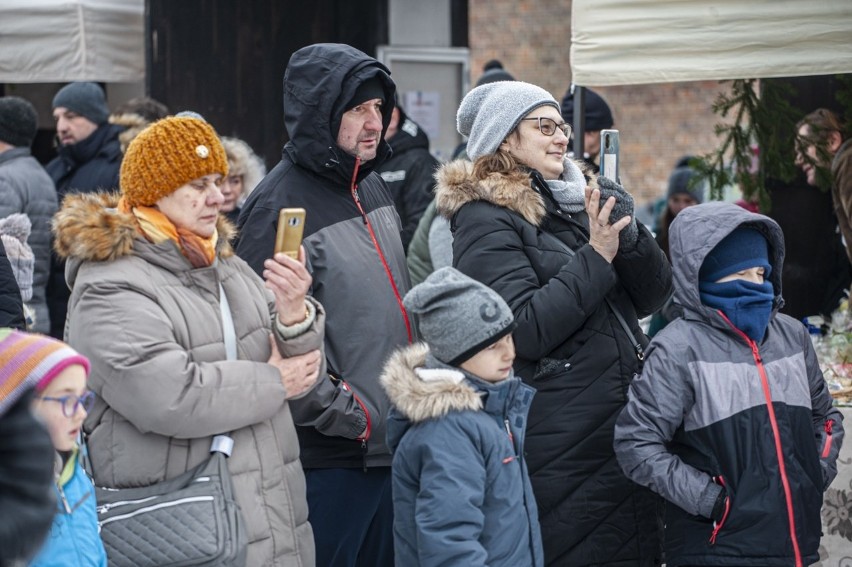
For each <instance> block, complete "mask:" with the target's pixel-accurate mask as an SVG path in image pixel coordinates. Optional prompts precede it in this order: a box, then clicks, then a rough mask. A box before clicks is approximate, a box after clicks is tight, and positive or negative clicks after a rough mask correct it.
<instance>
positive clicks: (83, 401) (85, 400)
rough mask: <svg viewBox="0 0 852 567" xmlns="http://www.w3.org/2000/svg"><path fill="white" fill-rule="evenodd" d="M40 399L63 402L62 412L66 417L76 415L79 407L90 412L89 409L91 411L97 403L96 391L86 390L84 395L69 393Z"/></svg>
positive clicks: (40, 398)
mask: <svg viewBox="0 0 852 567" xmlns="http://www.w3.org/2000/svg"><path fill="white" fill-rule="evenodd" d="M38 399H39V400H45V401H48V402H59V403H61V404H62V414H63V415H64V416H65V417H74V416H75V415H76V414H77V411H79V408H81V407H82V408H83V409H84V410H86V413H89V411H91V409H92V406H93V405H94V403H95V393H94V392H86V393H85V394H83V395H82V396H75V395H74V394H69V395H67V396H59V397H58V398H51V397H49V396H41V397H39V398H38Z"/></svg>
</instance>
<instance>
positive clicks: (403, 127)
mask: <svg viewBox="0 0 852 567" xmlns="http://www.w3.org/2000/svg"><path fill="white" fill-rule="evenodd" d="M388 143H389V144H390V147H391V149H392V150H393V153H394V154H396V155H399V154H401V153H403V152H406V151H408V150H412V149H414V148H423V149H425V150H427V151H428V150H429V137H428V136H427V135H426V132H424V131H423V128H421V127H420V125H419V124H417V122H415V121H414V120H412V119H411V118H409V117H408V116H406V114H405V112H403V111H402V108H400V109H399V125H398V126H397V130H396V134H394V135H393V138H391V139H390V140H388Z"/></svg>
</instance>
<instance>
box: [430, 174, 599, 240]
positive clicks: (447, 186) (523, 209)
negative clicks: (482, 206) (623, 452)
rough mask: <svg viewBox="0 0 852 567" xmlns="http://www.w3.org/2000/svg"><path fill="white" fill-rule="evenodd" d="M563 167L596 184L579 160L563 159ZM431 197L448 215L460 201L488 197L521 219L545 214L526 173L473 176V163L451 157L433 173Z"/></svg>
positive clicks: (538, 219) (532, 219) (537, 222)
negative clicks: (434, 182) (475, 177)
mask: <svg viewBox="0 0 852 567" xmlns="http://www.w3.org/2000/svg"><path fill="white" fill-rule="evenodd" d="M565 168H566V171H568V170H569V168H570V169H571V171H576V170H577V169H579V171H580V172H581V173H582V174H583V175H584V176H585V177H586V179H587V184H588V186H589V187H592V188H594V187H597V179H596V178H595V177H594V176H593V174H592V173H591V171H590V169H589V166H588V165H587V164H585V163H583V162H582V161H578V160H570V159H568V158H566V159H565ZM435 179H436V181H437V188H436V190H435V199H436V206H437V210H438V213H439V214H440V215H441V216H443V217H445V218H447V219H451V218H452V217H453V215H454V214H455V213H456V212H457V211H458V210H459V209H460V208H462V206H463V205H466V204H467V203H470V202H472V201H488V202H489V203H493V204H495V205H497V206H499V207H504V208H507V209H509V210H512V211H515V212H516V213H518V214H519V215H521V216H522V217H523V218H524V220H526V221H527V222H529V223H530V224H533V225H535V226H540V225H541V222H542V219H544V217H545V215H546V214H547V209H546V207H545V203H544V198H543V197H542V196H541V194H539V193H538V192H537V191H536V190H535V189H533V188H532V185H531V184H530V174H529V173H527V172H526V171H522V170H517V171H514V172H512V173H509V174H502V173H492V174H491V175H489V176H488V177H486V178H485V179H483V180H477V179H474V177H473V163H471V162H470V161H468V160H461V159H460V160H455V161H451V162H449V163H446V164H444V165H443V166H441V168H440V169H438V171H437V173H436V174H435Z"/></svg>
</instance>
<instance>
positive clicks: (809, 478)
mask: <svg viewBox="0 0 852 567" xmlns="http://www.w3.org/2000/svg"><path fill="white" fill-rule="evenodd" d="M742 225H748V226H752V227H754V228H756V229H757V230H759V231H760V232H762V233H763V235H764V236H765V237H766V238H767V240H768V241H769V243H770V257H771V261H770V263H771V265H772V273H771V275H770V277H769V281H771V282H772V285H773V287H774V291H775V300H774V310H773V315H772V317H771V319H770V322H769V326H768V328H767V330H766V334H765V336H764V338H763V340H762V341H760V342H758V343H755V342H754V341H752V340H751V339H749V338H748V336H747V335H745V334H744V333H743V332H742V331H740V330H738V329H736V328H735V327H734V326H733V325H732V324H731V323H730V322H729V321H728V320H727V318H725V317H724V316H723V315H722V312H721V311H717V310H714V309H712V308H710V307H707V306H705V305H703V304H702V303H701V298H700V295H699V290H698V281H699V278H698V273H699V269H700V268H701V265H702V263H703V262H704V259H705V258H706V257H707V255H708V254H709V252H710V251H711V250H712V249H713V248H714V247H715V246H716V245H717V244H718V243H719V242H720V241H721V240H722V239H723V238H724V237H725V236H727V235H728V234H730V233H731V232H732V231H733V230H734V229H736V228H737V227H739V226H742ZM670 244H671V254H672V263H673V271H674V278H675V302H676V303H678V304H680V305H681V306H682V307H683V316H682V317H681V318H679V319H677V320H675V321H674V322H672V323H670V324H669V325H668V326H667V327H666V328H665V329H663V330H662V331H660V332H659V333H658V334H657V335H656V336H655V337H654V340H653V341H652V342H651V344H650V347H649V349H648V357H647V360H646V362H645V367H644V369H643V371H642V375H641V376H640V377H639V378H637V379H636V380H634V382H633V384H632V385H631V387H630V400H629V402H628V404H627V406H626V407H625V409H624V411H623V412H622V413H621V415H620V416H619V418H618V421H617V424H616V429H615V450H616V455H617V457H618V461H619V463H620V465H621V467H622V468H623V469H624V472H625V474H627V475H628V476H629V477H630V478H632V479H633V480H635V481H636V482H638V483H640V484H642V485H645V486H649V487H651V488H652V489H653V490H654V491H656V492H658V493H659V494H661V495H663V496H664V497H665V498H666V499H667V500H668V501H669V502H670V504H669V505H668V506H667V507H666V516H667V518H666V561H667V564H668V565H672V566H677V565H730V566H733V565H737V566H742V565H761V566H771V565H777V566H782V565H810V564H811V563H813V562H815V561H817V560H818V554H817V549H818V547H819V539H820V535H821V534H820V507H821V506H822V500H823V491H824V490H825V489H826V488H827V487H828V484H829V483H830V482H831V481H832V479H833V478H834V476H835V475H836V473H837V469H836V459H837V455H838V452H839V450H840V445H841V442H842V440H843V422H842V420H843V418H842V416H841V414H840V412H839V411H838V410H837V408H834V407H832V400H831V396H830V395H829V393H828V389H827V387H826V384H825V381H824V380H823V376H822V372H820V369H819V364H818V362H817V358H816V354H815V353H814V349H813V346H812V344H811V340H810V338H809V336H808V333H807V330H806V329H805V327H804V325H802V324H801V323H800V322H798V321H796V320H795V319H792V318H791V317H788V316H786V315H783V314H780V313H778V312H777V310H778V309H779V308H780V307H781V306H782V305H783V301H782V299H781V272H782V266H783V260H784V239H783V235H782V233H781V228H780V227H779V226H778V224H777V223H775V221H773V220H771V219H769V218H767V217H765V216H762V215H756V214H753V213H749V212H747V211H745V210H744V209H742V208H740V207H738V206H736V205H734V204H731V203H707V204H703V205H697V206H695V207H689V208H687V209H684V210H683V211H682V212H681V213H680V214H679V215H678V217H677V218H676V219H675V221H674V223H673V224H672V232H671V241H670ZM714 479H716V481H715V482H714ZM722 485H724V486H725V487H726V490H727V495H728V497H729V499H730V512H729V513H727V514H726V515H725V517H723V518H721V520H720V522H719V523H718V524H717V525H716V530H715V532H714V525H713V523H712V522H711V521H710V519H709V518H710V517H711V513H712V511H713V507H714V504H715V502H716V499H717V496H718V495H719V494H720V492H721V490H722V488H721V486H722ZM714 536H715V537H714Z"/></svg>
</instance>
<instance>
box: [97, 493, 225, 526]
mask: <svg viewBox="0 0 852 567" xmlns="http://www.w3.org/2000/svg"><path fill="white" fill-rule="evenodd" d="M153 498H156V497H153ZM144 500H150V498H145V499H143V501H144ZM212 501H213V497H212V496H190V497H188V498H180V499H178V500H172V501H170V502H163V503H162V504H155V505H153V506H146V507H144V508H139V509H138V510H134V511H133V512H128V513H127V514H122V515H120V516H113V517H111V518H106V519H105V520H101V521H100V522H99V524H100V525H101V526H105V525H106V524H109V523H110V522H115V521H117V520H125V519H127V518H132V517H133V516H138V515H139V514H144V513H146V512H153V511H154V510H160V509H162V508H171V507H173V506H179V505H181V504H187V503H189V502H212Z"/></svg>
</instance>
